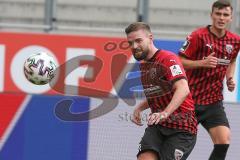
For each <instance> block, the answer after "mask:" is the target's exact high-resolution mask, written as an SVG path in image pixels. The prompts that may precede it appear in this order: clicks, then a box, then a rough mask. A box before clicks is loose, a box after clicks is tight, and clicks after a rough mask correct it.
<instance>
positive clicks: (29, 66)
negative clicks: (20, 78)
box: [24, 52, 57, 85]
mask: <svg viewBox="0 0 240 160" xmlns="http://www.w3.org/2000/svg"><path fill="white" fill-rule="evenodd" d="M56 68H57V65H56V63H55V61H54V59H53V57H52V56H50V55H48V54H47V53H45V52H39V53H36V54H33V55H31V56H30V57H29V58H28V59H27V60H26V61H25V62H24V74H25V77H26V78H27V79H28V80H29V81H30V82H32V83H33V84H36V85H44V84H47V83H49V82H50V81H51V79H53V77H54V76H55V74H54V71H55V70H56Z"/></svg>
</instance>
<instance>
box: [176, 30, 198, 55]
mask: <svg viewBox="0 0 240 160" xmlns="http://www.w3.org/2000/svg"><path fill="white" fill-rule="evenodd" d="M197 47H198V44H197V34H196V33H195V32H193V33H191V34H190V35H188V36H187V38H186V40H185V42H184V43H183V45H182V47H181V48H180V50H179V55H180V56H184V57H186V58H189V59H192V58H193V55H194V54H195V53H196V52H197Z"/></svg>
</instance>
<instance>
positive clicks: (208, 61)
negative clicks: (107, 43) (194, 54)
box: [180, 52, 218, 69]
mask: <svg viewBox="0 0 240 160" xmlns="http://www.w3.org/2000/svg"><path fill="white" fill-rule="evenodd" d="M214 54H215V52H212V53H211V54H210V55H209V56H207V57H204V58H203V59H201V60H190V59H187V58H185V57H183V56H180V59H181V61H182V64H183V66H184V68H186V69H195V68H215V67H216V66H217V63H218V58H217V57H215V56H214Z"/></svg>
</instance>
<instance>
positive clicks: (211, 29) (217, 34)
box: [210, 26, 226, 38]
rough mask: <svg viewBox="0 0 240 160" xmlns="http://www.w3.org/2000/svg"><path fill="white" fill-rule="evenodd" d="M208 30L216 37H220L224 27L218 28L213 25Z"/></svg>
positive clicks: (224, 30) (223, 32) (223, 33)
mask: <svg viewBox="0 0 240 160" xmlns="http://www.w3.org/2000/svg"><path fill="white" fill-rule="evenodd" d="M210 31H211V32H212V33H213V34H214V35H215V36H216V37H218V38H221V37H223V36H224V35H225V34H226V29H218V28H216V27H214V26H210Z"/></svg>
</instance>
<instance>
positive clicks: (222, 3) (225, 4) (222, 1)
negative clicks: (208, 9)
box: [212, 0, 233, 12]
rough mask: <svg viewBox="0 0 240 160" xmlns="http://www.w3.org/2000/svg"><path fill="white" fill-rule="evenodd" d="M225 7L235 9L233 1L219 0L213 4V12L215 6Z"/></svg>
mask: <svg viewBox="0 0 240 160" xmlns="http://www.w3.org/2000/svg"><path fill="white" fill-rule="evenodd" d="M225 7H230V8H231V10H233V7H232V5H231V3H230V2H229V0H217V1H216V2H214V3H213V5H212V12H213V9H214V8H218V9H223V8H225Z"/></svg>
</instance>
